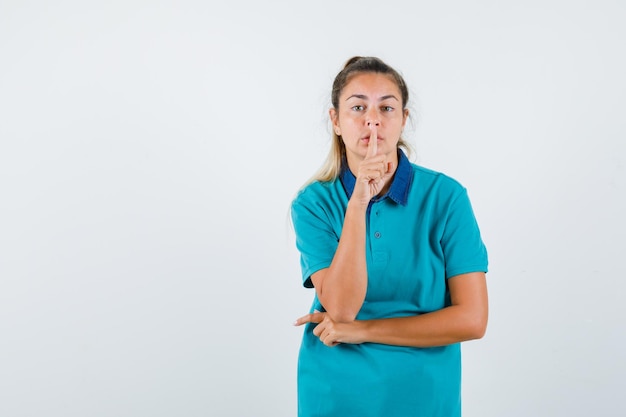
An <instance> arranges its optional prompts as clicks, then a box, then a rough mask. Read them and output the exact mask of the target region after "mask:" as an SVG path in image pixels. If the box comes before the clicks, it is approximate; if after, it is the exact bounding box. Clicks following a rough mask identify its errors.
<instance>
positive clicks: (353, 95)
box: [346, 94, 400, 101]
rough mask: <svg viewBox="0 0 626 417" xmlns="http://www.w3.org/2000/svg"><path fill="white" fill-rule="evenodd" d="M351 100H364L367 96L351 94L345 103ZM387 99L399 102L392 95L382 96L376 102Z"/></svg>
mask: <svg viewBox="0 0 626 417" xmlns="http://www.w3.org/2000/svg"><path fill="white" fill-rule="evenodd" d="M351 98H360V99H361V100H366V99H367V96H366V95H365V94H352V95H351V96H350V97H348V98H347V99H346V101H348V100H350V99H351ZM388 98H392V99H394V100H396V101H400V100H398V98H397V97H396V96H394V95H393V94H387V95H386V96H382V97H381V98H380V100H378V101H385V100H387V99H388Z"/></svg>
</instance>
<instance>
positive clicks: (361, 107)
mask: <svg viewBox="0 0 626 417" xmlns="http://www.w3.org/2000/svg"><path fill="white" fill-rule="evenodd" d="M364 109H365V107H363V106H361V105H360V104H359V105H356V106H352V110H354V111H363V110H364Z"/></svg>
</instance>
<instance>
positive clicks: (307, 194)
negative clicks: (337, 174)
mask: <svg viewBox="0 0 626 417" xmlns="http://www.w3.org/2000/svg"><path fill="white" fill-rule="evenodd" d="M341 193H345V192H344V191H343V187H342V185H341V182H340V181H339V180H338V179H335V180H333V181H325V182H321V181H314V182H312V183H310V184H307V185H305V186H304V187H302V188H301V189H300V190H298V192H297V193H296V195H295V197H294V198H293V201H292V203H291V205H292V207H293V206H296V205H311V204H323V203H324V202H330V201H335V200H337V199H340V198H341Z"/></svg>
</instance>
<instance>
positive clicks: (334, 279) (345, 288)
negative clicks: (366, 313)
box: [311, 200, 367, 322]
mask: <svg viewBox="0 0 626 417" xmlns="http://www.w3.org/2000/svg"><path fill="white" fill-rule="evenodd" d="M366 211H367V206H363V204H361V203H358V202H356V201H352V200H351V201H350V202H349V203H348V207H347V209H346V215H345V218H344V223H343V229H342V231H341V237H340V239H339V245H338V247H337V251H336V252H335V256H334V257H333V261H332V263H331V265H330V267H328V268H326V269H323V270H321V271H318V272H316V273H315V274H313V276H312V277H311V279H312V280H313V284H314V285H315V289H316V291H317V296H318V298H319V300H320V302H321V303H322V305H323V306H324V309H325V310H326V312H327V313H328V314H329V315H330V316H331V318H332V319H333V320H335V321H338V322H348V321H352V320H354V319H355V317H356V315H357V313H358V312H359V310H360V309H361V306H362V305H363V300H365V293H366V291H367V264H366V261H365V229H366V224H365V216H366Z"/></svg>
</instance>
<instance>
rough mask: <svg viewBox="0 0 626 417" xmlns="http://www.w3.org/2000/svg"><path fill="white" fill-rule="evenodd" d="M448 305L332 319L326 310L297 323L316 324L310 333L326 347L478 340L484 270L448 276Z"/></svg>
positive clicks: (483, 321)
mask: <svg viewBox="0 0 626 417" xmlns="http://www.w3.org/2000/svg"><path fill="white" fill-rule="evenodd" d="M448 289H449V291H450V301H451V305H450V306H449V307H445V308H443V309H441V310H437V311H433V312H431V313H426V314H420V315H417V316H408V317H397V318H388V319H375V320H355V321H352V322H349V323H337V322H334V321H333V320H332V319H331V318H330V317H329V316H328V315H327V314H325V313H313V314H307V315H306V316H303V317H301V318H299V319H298V320H296V322H295V324H296V325H302V324H305V323H309V322H312V323H318V325H317V326H316V327H315V329H314V330H313V333H314V334H315V335H316V336H317V337H319V338H320V340H321V341H322V342H323V343H324V344H326V345H327V346H335V345H337V344H339V343H352V344H358V343H366V342H371V343H382V344H386V345H397V346H414V347H433V346H443V345H449V344H452V343H458V342H463V341H467V340H472V339H480V338H481V337H483V335H484V334H485V331H486V329H487V317H488V310H489V304H488V299H487V283H486V277H485V273H484V272H471V273H468V274H462V275H457V276H454V277H451V278H448Z"/></svg>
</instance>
